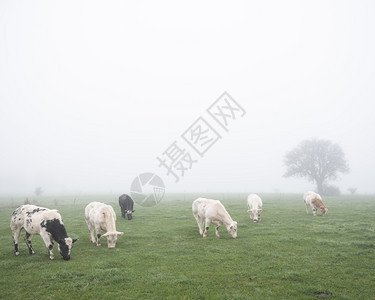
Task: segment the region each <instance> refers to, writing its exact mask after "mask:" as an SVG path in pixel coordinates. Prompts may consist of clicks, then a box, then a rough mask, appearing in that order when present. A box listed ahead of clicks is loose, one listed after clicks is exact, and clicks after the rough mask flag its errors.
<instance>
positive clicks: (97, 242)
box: [95, 227, 102, 247]
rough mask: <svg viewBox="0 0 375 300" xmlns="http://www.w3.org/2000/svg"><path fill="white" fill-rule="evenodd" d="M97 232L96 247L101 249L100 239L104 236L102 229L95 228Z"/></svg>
mask: <svg viewBox="0 0 375 300" xmlns="http://www.w3.org/2000/svg"><path fill="white" fill-rule="evenodd" d="M95 231H96V246H98V247H100V237H101V236H102V234H101V231H100V227H95Z"/></svg>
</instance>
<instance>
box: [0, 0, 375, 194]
mask: <svg viewBox="0 0 375 300" xmlns="http://www.w3.org/2000/svg"><path fill="white" fill-rule="evenodd" d="M374 28H375V3H374V2H372V1H304V2H301V1H188V2H176V1H133V2H130V1H110V2H109V1H107V2H101V1H63V2H57V1H10V0H9V1H8V0H6V1H1V2H0V103H1V110H0V143H1V148H0V154H1V155H0V195H33V193H34V190H35V188H36V187H38V186H40V187H41V188H42V189H43V190H44V194H46V195H47V194H51V195H52V194H84V193H127V192H129V189H130V185H131V183H132V181H133V179H134V178H135V177H136V176H137V175H139V174H141V173H144V172H151V173H155V174H157V175H158V176H160V177H161V178H162V180H163V181H164V184H165V188H166V192H167V193H168V192H189V191H192V192H193V191H194V192H196V191H201V192H240V193H250V192H255V193H265V192H280V193H287V192H293V193H302V192H304V191H306V190H309V189H314V185H313V184H312V183H309V182H308V181H307V180H305V179H303V178H284V177H283V176H282V175H283V173H284V172H285V166H284V165H283V158H284V156H285V154H286V152H288V151H290V150H291V149H293V148H294V147H295V146H297V145H298V144H299V143H300V142H301V141H302V140H306V139H312V138H317V139H328V140H331V141H332V142H334V143H338V144H339V145H340V146H341V147H342V149H343V151H344V153H345V157H346V159H347V161H348V164H349V166H350V170H351V171H350V173H349V174H342V175H340V178H339V179H338V180H337V181H335V182H332V184H334V185H337V186H338V187H340V189H341V191H342V192H343V193H347V189H348V188H350V187H355V188H357V189H358V193H374V192H375V186H374V175H373V170H374V169H375V156H374V153H375V138H374V133H373V130H374V128H375V118H374V117H373V115H374V108H375V104H374V99H375V84H374V83H375V71H374V70H375V56H374V53H375V39H374ZM224 92H227V93H228V94H229V95H230V96H231V97H232V98H233V99H234V100H235V102H236V103H237V104H238V105H239V106H241V107H242V108H243V113H241V114H239V113H238V111H236V113H238V114H236V115H235V118H234V119H231V120H230V122H229V124H228V127H227V128H223V127H222V126H220V124H219V123H218V122H217V121H216V120H214V118H213V117H212V116H211V115H210V114H209V113H208V111H207V109H208V108H209V107H210V106H211V105H212V104H213V103H214V102H215V101H216V100H217V99H218V98H219V97H220V96H221V95H222V94H223V93H224ZM200 117H201V118H202V119H204V120H205V121H206V122H207V123H209V125H210V126H212V127H213V128H214V129H215V131H216V132H217V133H218V135H220V138H219V139H218V140H217V141H216V142H215V143H214V144H212V147H210V148H209V149H208V150H207V151H206V152H205V153H204V155H203V156H201V155H199V154H198V153H197V152H195V151H194V149H192V147H190V145H189V144H188V143H187V142H186V140H184V139H183V138H182V135H183V134H184V132H185V131H186V130H188V128H189V127H190V126H191V125H192V124H193V123H194V122H195V121H196V120H197V119H198V118H200ZM174 142H176V143H177V145H178V146H179V147H180V148H181V149H182V150H185V152H184V153H189V154H190V155H191V158H192V159H193V160H195V162H194V163H192V165H191V169H188V170H185V172H184V174H183V176H179V177H180V178H179V180H178V182H176V178H175V177H173V176H172V174H168V170H167V168H165V167H163V166H162V165H161V163H160V161H159V160H158V157H159V158H162V157H163V153H164V152H165V151H167V149H168V148H169V147H170V146H171V145H172V144H173V143H174ZM178 174H179V175H182V173H181V172H180V173H178Z"/></svg>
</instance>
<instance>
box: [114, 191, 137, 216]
mask: <svg viewBox="0 0 375 300" xmlns="http://www.w3.org/2000/svg"><path fill="white" fill-rule="evenodd" d="M118 203H119V204H120V207H121V214H122V217H123V218H125V215H128V220H131V219H132V218H133V217H132V213H133V212H135V210H134V209H133V207H134V201H133V199H132V198H131V197H130V196H129V195H126V194H123V195H121V196H120V197H119V198H118Z"/></svg>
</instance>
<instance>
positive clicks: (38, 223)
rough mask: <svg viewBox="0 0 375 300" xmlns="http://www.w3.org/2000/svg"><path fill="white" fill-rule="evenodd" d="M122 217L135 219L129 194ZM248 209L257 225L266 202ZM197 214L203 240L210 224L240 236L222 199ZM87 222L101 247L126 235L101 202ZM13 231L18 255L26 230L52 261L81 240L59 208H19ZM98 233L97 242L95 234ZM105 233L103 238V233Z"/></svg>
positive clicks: (252, 199)
mask: <svg viewBox="0 0 375 300" xmlns="http://www.w3.org/2000/svg"><path fill="white" fill-rule="evenodd" d="M303 200H304V202H305V205H306V213H308V208H309V207H311V209H312V212H313V215H314V216H316V212H317V210H318V209H320V211H321V213H322V215H323V216H325V215H326V213H327V211H328V208H327V206H325V205H324V204H323V201H322V198H321V197H320V195H319V194H316V193H314V192H306V193H305V194H304V195H303ZM119 205H120V207H121V214H122V217H123V218H125V217H126V216H127V217H128V219H129V220H131V219H132V213H133V212H134V209H133V206H134V201H133V200H132V199H131V197H129V196H128V195H125V194H124V195H121V196H120V198H119ZM247 208H248V210H247V211H248V213H249V214H250V219H251V220H253V221H254V222H258V221H260V220H261V219H260V213H261V212H262V210H263V204H262V199H261V198H260V197H259V196H258V195H256V194H250V195H249V196H248V198H247ZM192 211H193V215H194V217H195V219H196V221H197V224H198V228H199V233H200V235H202V236H203V237H206V236H207V231H208V229H209V227H210V224H211V223H212V224H214V226H215V233H216V236H217V237H220V235H219V226H222V225H224V226H225V227H226V229H227V231H228V233H229V235H230V236H231V237H232V238H236V237H237V222H236V221H233V220H232V218H231V216H230V215H229V213H228V212H227V211H226V209H225V207H224V206H223V204H222V203H221V202H220V201H219V200H212V199H206V198H198V199H196V200H195V201H194V202H193V205H192ZM85 220H86V224H87V226H88V229H89V232H90V241H91V242H93V243H96V245H97V246H100V238H101V237H103V238H106V239H107V243H108V248H114V247H115V246H116V241H117V237H118V236H121V235H123V234H124V233H123V232H118V231H117V230H116V213H115V211H114V210H113V207H112V206H110V205H107V204H104V203H101V202H91V203H90V204H88V205H87V206H86V208H85ZM10 228H11V230H12V234H13V243H14V253H15V255H19V254H20V253H19V250H18V241H19V237H20V233H21V230H22V229H25V231H26V237H25V241H26V245H27V247H28V249H29V253H30V254H34V253H35V252H34V250H33V247H32V245H31V238H32V236H33V235H40V236H41V237H42V239H43V241H44V243H45V245H46V247H47V248H48V251H49V258H50V260H53V259H54V254H53V244H54V242H56V243H57V244H58V250H59V253H60V254H61V256H62V257H63V259H64V260H69V259H70V251H71V249H72V248H73V244H74V243H75V242H76V240H77V239H72V238H70V237H68V235H67V233H66V229H65V226H64V223H63V220H62V218H61V215H60V214H59V212H58V211H57V210H56V209H52V210H51V209H48V208H44V207H38V206H35V205H29V204H27V205H22V206H20V207H18V208H17V209H16V210H15V211H14V212H13V215H12V218H11V222H10ZM94 229H95V231H96V239H95V235H94ZM102 231H103V232H105V233H104V234H103V235H101V232H102Z"/></svg>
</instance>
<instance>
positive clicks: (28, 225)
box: [10, 205, 77, 260]
mask: <svg viewBox="0 0 375 300" xmlns="http://www.w3.org/2000/svg"><path fill="white" fill-rule="evenodd" d="M10 228H11V229H12V233H13V243H14V253H15V254H16V255H20V253H19V250H18V241H19V237H20V233H21V230H22V229H25V231H26V238H25V241H26V245H27V247H28V248H29V253H30V254H34V253H35V252H34V250H33V247H32V245H31V238H32V236H33V235H35V234H38V235H40V236H41V237H42V239H43V241H44V244H45V245H46V247H47V248H48V251H49V259H50V260H53V259H54V258H55V257H54V254H53V242H54V241H55V242H57V243H58V249H59V252H60V254H61V255H62V257H63V259H64V260H69V259H70V251H71V249H72V248H73V243H74V242H75V241H76V240H77V239H72V238H70V237H68V235H67V233H66V229H65V226H64V223H63V221H62V219H61V215H60V214H59V213H58V211H57V210H55V209H54V210H50V209H48V208H44V207H38V206H35V205H22V206H20V207H18V208H17V209H16V210H15V211H14V212H13V215H12V218H11V221H10Z"/></svg>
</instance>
